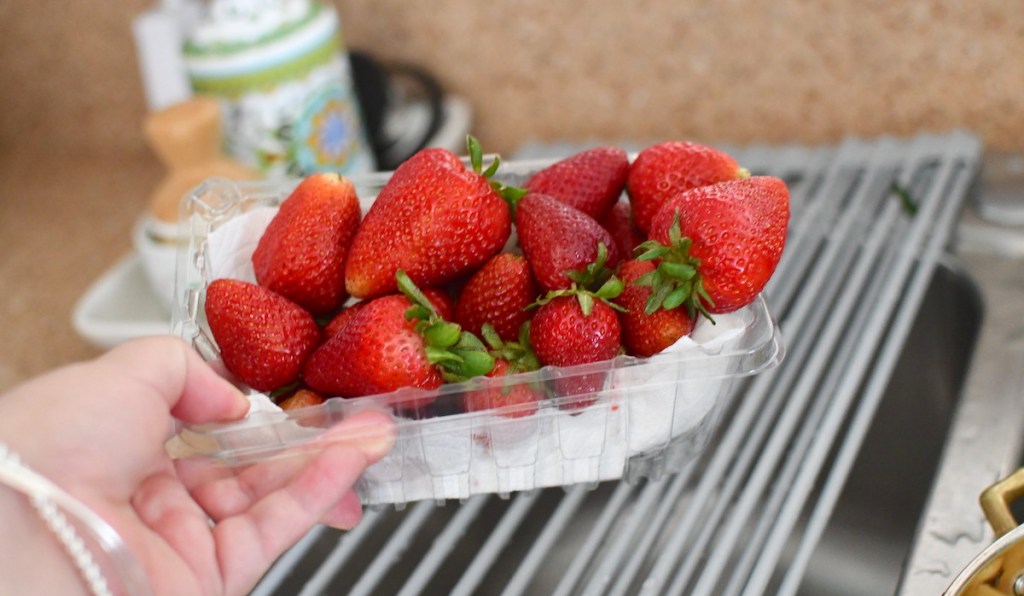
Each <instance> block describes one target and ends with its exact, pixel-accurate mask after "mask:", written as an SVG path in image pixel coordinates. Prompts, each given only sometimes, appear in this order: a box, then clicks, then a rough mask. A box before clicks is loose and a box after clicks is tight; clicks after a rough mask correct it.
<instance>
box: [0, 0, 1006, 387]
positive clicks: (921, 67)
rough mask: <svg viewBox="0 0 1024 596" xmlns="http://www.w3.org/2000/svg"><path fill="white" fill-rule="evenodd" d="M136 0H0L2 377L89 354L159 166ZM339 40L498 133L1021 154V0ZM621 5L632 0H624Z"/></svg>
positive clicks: (571, 7) (822, 2)
mask: <svg viewBox="0 0 1024 596" xmlns="http://www.w3.org/2000/svg"><path fill="white" fill-rule="evenodd" d="M148 5H149V3H148V2H142V1H140V0H125V1H121V2H115V1H111V0H107V1H105V2H103V1H100V2H67V1H57V0H0V238H3V240H4V242H5V243H6V246H5V248H4V249H3V252H2V253H0V279H2V280H3V282H4V284H5V288H4V291H3V292H0V317H2V320H3V321H4V322H5V323H6V324H7V329H6V337H5V341H4V342H0V389H2V388H3V387H5V386H7V385H10V384H11V383H13V382H15V381H17V380H19V379H21V378H24V377H25V376H27V375H30V374H36V373H38V372H40V371H42V370H45V369H47V368H50V367H52V366H54V365H56V364H59V363H63V362H67V361H69V360H74V359H78V358H83V357H87V356H90V355H93V354H95V353H96V350H95V349H94V348H92V347H91V346H89V345H88V344H86V343H85V342H83V341H82V340H81V339H79V338H78V337H77V335H76V334H75V333H74V331H73V329H72V328H71V325H70V323H69V316H70V312H71V309H72V308H73V306H74V303H75V300H77V298H78V297H79V296H80V295H81V294H82V293H83V292H84V291H85V289H86V288H87V287H88V286H89V284H90V283H91V282H92V281H93V280H94V279H95V278H96V277H98V276H99V275H100V274H102V273H103V271H104V270H105V269H106V268H108V267H109V266H110V265H111V264H112V263H113V262H114V261H115V260H116V259H117V258H118V257H119V256H121V255H123V254H125V253H126V252H127V251H129V250H130V240H129V231H130V228H131V224H132V222H133V221H134V220H135V218H136V217H137V215H138V214H139V213H140V212H141V211H142V210H143V209H144V208H145V204H146V196H147V194H148V193H149V191H150V190H152V188H153V186H154V185H155V184H156V183H157V181H158V180H159V178H160V175H161V168H160V165H159V164H158V163H157V162H156V160H155V158H154V157H153V156H152V154H151V153H150V152H149V150H148V148H147V147H146V146H145V143H144V141H143V139H142V135H141V131H140V127H139V124H140V122H141V121H142V119H143V117H144V115H145V108H144V100H143V95H142V90H141V84H140V78H139V73H138V65H137V63H136V60H135V54H134V45H133V42H132V38H131V33H130V25H131V19H132V17H133V16H135V15H136V14H138V13H139V12H141V11H142V10H143V9H144V8H146V7H147V6H148ZM337 6H338V8H339V10H340V12H341V15H342V20H343V27H344V31H345V35H346V40H347V42H348V44H349V45H350V47H356V48H360V49H364V50H367V51H370V52H372V53H374V54H376V55H377V56H378V57H380V58H382V59H385V60H394V61H410V62H414V63H416V64H418V65H420V66H423V67H426V68H427V69H429V70H430V71H432V72H433V73H435V74H436V75H437V76H438V77H439V78H440V79H441V81H442V83H443V84H444V85H445V86H446V87H447V88H448V89H449V90H450V91H453V92H455V93H459V94H461V95H463V96H465V97H466V98H468V99H469V101H470V102H471V104H472V107H473V109H474V111H475V114H476V122H475V126H474V132H475V133H476V134H477V135H478V136H479V137H481V140H482V141H483V142H484V144H485V146H486V147H487V148H488V149H489V150H495V151H501V152H505V153H507V152H510V151H512V150H514V149H515V148H516V147H517V146H518V145H519V144H520V143H522V142H524V141H528V140H551V139H575V140H588V139H594V138H602V139H626V140H638V141H643V140H648V139H650V140H656V139H666V138H692V139H698V140H703V141H706V142H730V143H743V142H749V141H769V142H783V141H804V142H811V143H827V142H830V141H833V140H835V139H838V138H840V137H842V136H843V135H847V134H859V135H866V136H873V135H878V134H883V133H895V134H912V133H914V132H916V131H920V130H945V129H949V128H953V127H959V128H967V129H970V130H973V131H976V132H977V133H978V134H979V135H981V136H982V137H983V139H984V140H985V142H986V144H987V146H988V147H989V148H993V149H1000V150H1013V151H1024V2H1019V1H1016V0H962V1H955V0H921V1H916V2H908V1H902V2H887V1H878V0H874V1H868V2H849V1H839V0H788V1H787V0H775V1H772V2H742V1H739V0H729V1H716V2H711V1H698V0H651V1H638V2H630V3H625V2H622V3H619V2H611V1H608V0H604V1H601V2H598V1H593V0H591V1H579V0H526V1H523V2H512V1H504V0H490V1H487V2H469V1H467V0H439V1H433V2H398V1H395V0H377V1H371V0H338V2H337ZM627 6H628V8H624V7H627Z"/></svg>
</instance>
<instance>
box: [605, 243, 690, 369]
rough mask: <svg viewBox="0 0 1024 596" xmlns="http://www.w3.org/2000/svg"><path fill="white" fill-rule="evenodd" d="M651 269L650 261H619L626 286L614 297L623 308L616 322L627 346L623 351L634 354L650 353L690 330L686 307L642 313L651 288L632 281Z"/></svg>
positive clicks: (666, 345) (623, 343) (662, 348)
mask: <svg viewBox="0 0 1024 596" xmlns="http://www.w3.org/2000/svg"><path fill="white" fill-rule="evenodd" d="M654 270H655V266H654V263H652V262H651V261H638V260H635V259H630V260H628V261H626V262H624V263H622V266H621V267H620V268H619V278H620V279H622V283H624V284H625V287H624V288H623V290H622V293H621V294H619V297H618V298H616V299H615V303H616V304H618V305H619V306H621V307H622V308H623V309H625V311H624V312H620V313H619V321H620V322H621V323H622V345H623V346H624V347H625V348H626V353H627V354H631V355H633V356H640V357H647V356H653V355H654V354H657V353H658V352H661V351H662V350H664V349H665V348H667V347H669V346H671V345H672V344H674V343H676V341H678V340H679V338H681V337H683V336H685V335H689V334H690V332H691V331H693V319H692V318H690V315H689V314H688V313H687V311H686V309H685V308H673V309H671V310H665V309H658V310H657V311H655V312H652V313H647V312H645V308H646V306H647V301H648V299H649V298H650V296H651V288H650V287H649V286H644V285H637V284H635V283H634V282H636V281H637V280H638V279H640V278H642V277H643V276H644V275H647V274H651V273H653V272H654Z"/></svg>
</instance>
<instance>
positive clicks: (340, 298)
mask: <svg viewBox="0 0 1024 596" xmlns="http://www.w3.org/2000/svg"><path fill="white" fill-rule="evenodd" d="M360 216H361V213H360V210H359V199H358V198H357V197H356V191H355V187H354V186H352V183H351V182H350V181H349V180H348V179H347V178H343V177H341V176H339V175H337V174H313V175H311V176H309V177H307V178H305V179H304V180H303V181H302V182H301V183H299V185H298V187H296V188H295V190H294V191H293V192H292V193H291V194H290V195H289V196H288V198H287V199H285V200H284V202H282V203H281V207H280V210H279V211H278V212H277V215H275V216H274V219H273V220H272V221H271V222H270V225H268V226H267V230H266V232H264V234H263V236H261V237H260V241H259V244H258V245H257V246H256V250H255V251H254V252H253V254H252V264H253V270H254V271H255V273H256V281H257V282H258V283H259V284H260V285H261V286H264V287H266V288H269V289H271V290H273V291H274V292H277V293H278V294H280V295H282V296H284V297H285V298H288V299H289V300H291V301H293V302H295V303H296V304H298V305H299V306H302V307H303V308H305V309H306V310H308V311H309V312H311V313H313V314H314V315H323V314H327V313H330V312H333V311H335V310H336V309H337V308H338V307H339V306H341V304H342V302H344V301H345V298H346V297H347V294H346V292H345V254H346V253H347V252H348V247H349V244H350V243H351V242H352V237H353V235H354V234H355V232H356V227H357V226H358V225H359V218H360Z"/></svg>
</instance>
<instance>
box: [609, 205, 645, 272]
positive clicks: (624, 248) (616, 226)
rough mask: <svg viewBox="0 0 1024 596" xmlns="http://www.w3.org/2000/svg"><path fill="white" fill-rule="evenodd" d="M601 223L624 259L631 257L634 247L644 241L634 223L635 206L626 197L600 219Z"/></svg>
mask: <svg viewBox="0 0 1024 596" xmlns="http://www.w3.org/2000/svg"><path fill="white" fill-rule="evenodd" d="M600 223H601V227H602V228H604V229H606V230H608V234H610V235H611V237H612V240H613V241H614V242H615V248H616V249H617V250H618V252H619V257H620V258H622V259H628V258H629V257H631V256H632V255H633V249H635V248H636V247H637V246H640V243H641V242H643V241H644V238H643V236H641V235H640V231H639V230H637V229H636V225H635V224H634V223H633V208H632V207H631V206H630V204H629V201H628V200H626V199H620V200H619V201H618V202H617V203H615V204H614V205H612V208H611V211H609V212H608V214H607V215H605V216H604V218H603V219H601V220H600Z"/></svg>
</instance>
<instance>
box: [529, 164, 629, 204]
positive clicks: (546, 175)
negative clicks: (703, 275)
mask: <svg viewBox="0 0 1024 596" xmlns="http://www.w3.org/2000/svg"><path fill="white" fill-rule="evenodd" d="M628 174H629V158H628V157H627V156H626V152H625V151H623V150H622V149H619V148H618V147H596V148H594V149H588V150H586V151H583V152H581V153H577V154H576V155H573V156H570V157H567V158H565V159H563V160H561V161H558V162H555V163H553V164H551V165H550V166H548V167H546V168H544V169H543V170H541V171H539V172H537V173H536V174H534V175H533V176H530V179H529V180H527V181H526V184H525V185H524V186H525V187H526V189H527V190H529V191H530V192H536V193H540V194H543V195H548V196H549V197H554V198H555V199H558V200H559V201H561V202H563V203H565V204H566V205H569V206H570V207H575V208H576V209H579V210H580V211H582V212H584V213H586V214H587V215H589V216H590V217H593V218H594V219H601V218H602V217H604V215H605V214H606V213H608V210H609V209H611V207H612V204H614V203H615V200H616V199H618V198H619V195H621V194H622V190H623V189H624V188H625V186H626V176H627V175H628Z"/></svg>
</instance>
